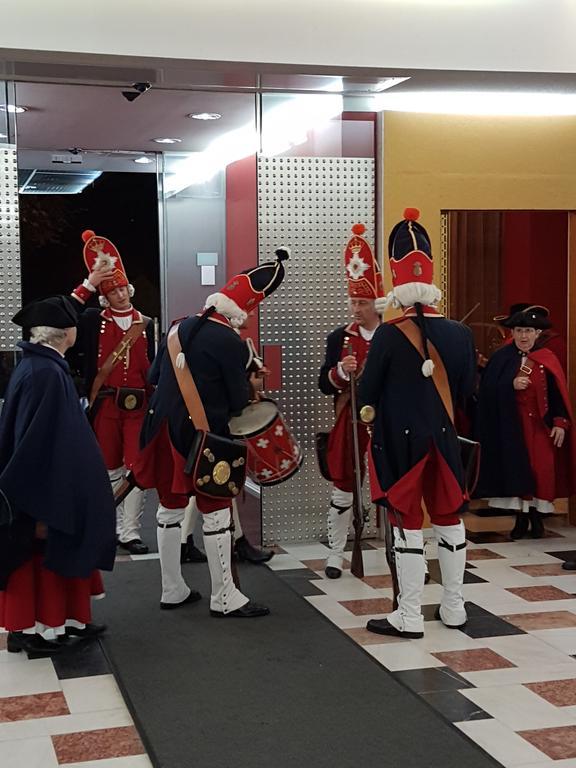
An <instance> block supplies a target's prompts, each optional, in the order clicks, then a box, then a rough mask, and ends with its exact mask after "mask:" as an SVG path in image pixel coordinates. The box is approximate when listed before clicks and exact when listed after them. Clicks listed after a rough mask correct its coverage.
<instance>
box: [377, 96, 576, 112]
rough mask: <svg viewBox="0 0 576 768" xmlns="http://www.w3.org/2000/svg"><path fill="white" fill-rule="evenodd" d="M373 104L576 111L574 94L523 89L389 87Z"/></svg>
mask: <svg viewBox="0 0 576 768" xmlns="http://www.w3.org/2000/svg"><path fill="white" fill-rule="evenodd" d="M374 108H375V109H376V110H378V111H388V110H389V111H393V112H421V113H428V114H435V115H442V114H444V115H486V116H494V117H499V116H500V117H507V116H518V117H553V116H562V115H576V95H575V94H572V93H566V94H564V93H528V92H524V91H511V92H504V91H500V92H497V91H422V92H419V93H417V92H415V91H406V92H402V91H398V92H394V91H391V92H390V93H382V94H378V95H377V96H374Z"/></svg>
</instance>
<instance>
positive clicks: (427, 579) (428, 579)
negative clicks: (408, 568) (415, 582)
mask: <svg viewBox="0 0 576 768" xmlns="http://www.w3.org/2000/svg"><path fill="white" fill-rule="evenodd" d="M429 581H430V574H429V573H428V571H426V573H425V574H424V584H428V582H429Z"/></svg>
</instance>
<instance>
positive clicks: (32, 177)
mask: <svg viewBox="0 0 576 768" xmlns="http://www.w3.org/2000/svg"><path fill="white" fill-rule="evenodd" d="M101 175H102V171H53V170H50V171H42V170H37V169H36V170H26V169H19V171H18V179H19V189H18V192H19V193H20V194H21V195H78V194H80V192H82V191H83V190H84V189H86V187H87V186H89V185H90V184H92V183H93V182H94V181H96V179H97V178H98V177H99V176H101Z"/></svg>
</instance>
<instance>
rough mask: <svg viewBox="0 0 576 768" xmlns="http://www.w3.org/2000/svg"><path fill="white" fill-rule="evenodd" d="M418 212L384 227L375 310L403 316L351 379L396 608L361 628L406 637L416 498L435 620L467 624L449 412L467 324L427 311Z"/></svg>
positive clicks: (469, 379) (418, 574)
mask: <svg viewBox="0 0 576 768" xmlns="http://www.w3.org/2000/svg"><path fill="white" fill-rule="evenodd" d="M418 217H419V211H417V210H416V209H413V208H408V209H406V211H405V212H404V219H403V220H402V221H401V222H400V223H398V224H397V225H396V226H395V227H394V229H393V230H392V232H391V234H390V239H389V243H388V250H389V257H390V266H391V271H392V283H393V290H392V291H391V292H390V294H389V295H388V297H387V298H386V299H385V300H384V301H383V302H382V304H383V306H382V309H385V308H386V306H388V305H390V304H391V305H393V306H395V307H398V308H401V309H402V310H403V314H402V315H401V316H400V317H399V318H397V319H396V320H393V321H391V322H389V323H384V324H383V325H381V326H380V328H379V329H378V331H377V332H376V334H375V335H374V339H373V341H372V344H371V348H370V353H369V355H368V359H367V361H366V365H365V369H364V373H363V376H362V380H361V381H360V386H359V399H360V400H361V401H362V403H364V404H365V405H364V407H363V409H362V411H361V414H362V416H363V417H364V420H365V421H370V415H372V417H373V418H374V428H373V436H372V442H371V446H370V451H369V467H370V487H371V491H372V498H373V500H374V501H375V502H376V503H378V504H382V505H383V506H384V507H385V508H386V511H387V514H388V518H389V521H390V524H391V527H392V533H393V549H394V553H393V554H394V560H395V565H396V572H397V581H398V587H399V594H398V596H397V598H398V607H397V608H396V610H394V611H393V612H392V613H391V614H390V615H389V616H387V617H386V618H385V619H373V620H371V621H369V622H368V625H367V629H369V630H370V631H371V632H376V633H378V634H382V635H392V636H398V637H406V638H419V637H422V636H423V634H424V633H423V629H424V621H423V617H422V612H421V597H422V589H423V587H424V578H425V561H424V551H423V550H424V540H423V534H422V525H423V521H424V515H423V510H422V500H424V502H425V503H426V508H427V511H428V514H429V516H430V520H431V522H432V527H433V529H434V533H435V534H436V538H437V541H438V560H439V563H440V569H441V572H442V584H443V587H444V592H443V595H442V601H441V604H440V608H439V614H438V618H440V619H441V621H442V622H443V623H444V624H445V625H446V626H448V627H450V628H458V627H461V626H463V625H464V624H465V623H466V618H467V616H466V610H465V607H464V599H463V596H462V584H463V579H464V567H465V563H466V536H465V530H464V525H463V523H462V521H461V519H460V515H461V513H462V512H463V511H464V508H465V506H466V502H467V500H468V494H467V490H466V483H465V473H464V467H463V465H462V460H461V455H460V447H459V440H458V436H457V434H456V430H455V428H454V423H453V416H454V407H455V405H456V404H457V403H458V402H460V401H461V400H462V399H463V398H466V397H467V396H468V395H470V394H471V393H472V391H473V388H474V382H475V375H476V354H475V350H474V343H473V339H472V334H471V332H470V330H469V329H468V328H467V327H466V326H464V325H462V324H461V323H458V322H455V321H452V320H447V319H446V318H445V317H443V316H442V315H441V314H440V313H439V312H438V310H437V308H436V305H437V303H438V301H439V300H440V299H441V297H442V294H441V292H440V290H439V289H438V288H437V287H436V286H435V285H434V284H433V283H432V279H433V265H432V253H431V246H430V240H429V237H428V233H427V232H426V230H425V229H424V227H422V226H421V225H420V224H418V223H417V219H418ZM377 304H379V302H377ZM378 308H379V309H380V307H378ZM370 407H371V409H370ZM370 410H372V414H370V413H369V411H370Z"/></svg>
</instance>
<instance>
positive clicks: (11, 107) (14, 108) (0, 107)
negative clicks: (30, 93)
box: [0, 104, 28, 115]
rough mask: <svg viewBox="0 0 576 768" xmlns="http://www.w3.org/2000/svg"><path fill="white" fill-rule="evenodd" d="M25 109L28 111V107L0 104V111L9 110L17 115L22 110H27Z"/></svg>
mask: <svg viewBox="0 0 576 768" xmlns="http://www.w3.org/2000/svg"><path fill="white" fill-rule="evenodd" d="M27 111H28V107H17V106H16V104H2V105H0V112H11V113H16V114H18V115H19V114H21V113H22V112H27Z"/></svg>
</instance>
